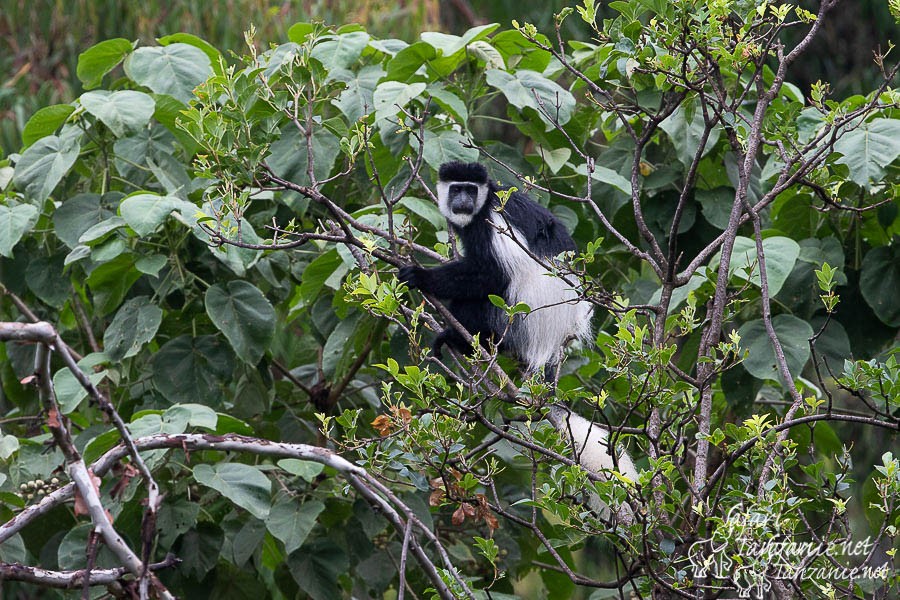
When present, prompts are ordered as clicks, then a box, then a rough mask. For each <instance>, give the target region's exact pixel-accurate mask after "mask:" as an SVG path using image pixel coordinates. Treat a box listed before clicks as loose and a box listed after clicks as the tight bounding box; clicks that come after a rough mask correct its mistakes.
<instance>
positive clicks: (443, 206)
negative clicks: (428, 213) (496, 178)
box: [437, 181, 488, 229]
mask: <svg viewBox="0 0 900 600" xmlns="http://www.w3.org/2000/svg"><path fill="white" fill-rule="evenodd" d="M454 183H468V184H471V183H472V182H470V181H438V184H437V197H438V209H439V210H440V211H441V214H442V215H444V217H446V218H447V220H448V221H450V222H451V223H453V224H454V225H456V226H457V227H459V228H460V229H462V228H463V227H465V226H467V225H468V224H469V223H471V222H472V219H473V218H474V216H475V215H477V214H478V213H479V212H481V209H482V208H484V203H485V202H487V197H488V186H487V184H484V183H480V184H474V185H477V186H478V196H477V197H476V198H475V210H474V211H473V212H472V214H470V215H469V214H460V213H454V212H453V211H452V210H450V205H449V203H450V186H451V185H453V184H454Z"/></svg>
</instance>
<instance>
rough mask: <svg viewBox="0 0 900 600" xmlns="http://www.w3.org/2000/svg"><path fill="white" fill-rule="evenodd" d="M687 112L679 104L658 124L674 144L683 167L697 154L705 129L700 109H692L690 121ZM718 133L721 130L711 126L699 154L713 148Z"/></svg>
mask: <svg viewBox="0 0 900 600" xmlns="http://www.w3.org/2000/svg"><path fill="white" fill-rule="evenodd" d="M687 112H688V111H687V110H685V108H684V106H679V107H678V108H676V109H675V111H674V112H673V113H672V114H671V115H669V116H668V117H666V119H665V120H664V121H663V122H662V123H660V124H659V127H660V129H662V130H663V131H665V132H666V133H667V134H668V136H669V139H670V140H672V145H673V146H675V156H677V157H678V160H679V162H681V164H683V165H684V166H685V167H687V166H690V164H691V163H692V162H693V161H694V155H695V154H697V149H698V148H700V138H701V137H702V136H703V131H704V129H706V123H705V122H704V120H703V111H702V110H700V109H699V108H697V109H696V110H694V111H692V112H693V116H692V118H691V122H690V123H688V122H687V118H686V117H687V114H686V113H687ZM720 133H721V131H720V129H719V128H718V127H713V129H712V130H711V131H710V132H709V137H708V138H707V140H706V145H705V146H704V147H703V152H702V153H701V156H706V154H708V153H709V151H710V150H712V149H713V146H715V145H716V142H717V141H719V134H720Z"/></svg>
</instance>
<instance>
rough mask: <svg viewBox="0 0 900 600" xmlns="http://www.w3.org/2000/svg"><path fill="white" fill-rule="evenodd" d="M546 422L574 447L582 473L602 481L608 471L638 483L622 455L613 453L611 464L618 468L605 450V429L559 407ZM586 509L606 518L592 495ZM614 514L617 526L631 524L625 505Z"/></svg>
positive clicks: (554, 407) (604, 507)
mask: <svg viewBox="0 0 900 600" xmlns="http://www.w3.org/2000/svg"><path fill="white" fill-rule="evenodd" d="M549 419H550V422H551V423H552V424H553V426H554V427H556V429H557V431H559V432H560V433H561V434H562V435H563V437H564V438H566V439H567V440H568V441H569V442H570V443H572V444H573V445H574V448H575V451H576V456H577V459H578V463H579V464H580V465H581V466H582V467H584V468H585V470H587V471H590V472H592V473H594V474H596V475H600V476H601V477H604V478H606V479H609V478H610V474H609V471H612V470H617V471H618V472H619V473H621V474H622V475H624V476H626V477H628V478H629V479H631V480H632V481H635V482H636V481H637V480H638V472H637V469H636V468H635V467H634V462H632V460H631V457H630V456H628V454H627V453H626V452H624V451H622V452H619V453H617V454H616V461H615V462H617V463H618V467H617V466H616V465H615V464H614V461H613V454H612V452H611V451H610V447H609V446H610V442H609V435H608V433H607V432H606V430H605V429H603V428H601V427H600V426H599V425H596V424H595V423H592V422H590V421H588V420H587V419H585V418H584V417H582V416H580V415H577V414H575V413H573V412H572V411H570V410H569V409H568V408H566V407H565V406H562V405H561V404H554V405H552V406H551V407H550V415H549ZM588 506H590V507H591V509H592V510H594V511H595V512H596V513H598V514H599V515H600V516H601V517H606V516H608V515H609V514H610V507H609V506H607V505H606V504H605V503H603V502H602V501H601V500H600V498H599V497H597V495H596V494H594V493H591V494H590V495H589V496H588ZM614 512H615V515H616V517H617V518H618V520H619V521H620V522H623V523H626V524H628V523H631V522H632V520H633V514H632V511H631V507H630V506H629V505H627V504H622V505H621V506H617V507H614Z"/></svg>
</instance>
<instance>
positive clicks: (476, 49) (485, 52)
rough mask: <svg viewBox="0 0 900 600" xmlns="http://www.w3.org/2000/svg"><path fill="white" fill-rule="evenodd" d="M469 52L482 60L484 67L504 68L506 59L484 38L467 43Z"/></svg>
mask: <svg viewBox="0 0 900 600" xmlns="http://www.w3.org/2000/svg"><path fill="white" fill-rule="evenodd" d="M469 52H471V53H472V54H473V55H475V57H476V58H478V60H481V61H483V62H484V68H485V69H505V68H506V61H504V60H503V55H502V54H500V51H499V50H497V49H496V48H494V47H493V46H492V45H491V44H489V43H488V42H486V41H484V40H478V41H476V42H472V43H471V44H469Z"/></svg>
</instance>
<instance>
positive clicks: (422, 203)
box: [399, 196, 445, 230]
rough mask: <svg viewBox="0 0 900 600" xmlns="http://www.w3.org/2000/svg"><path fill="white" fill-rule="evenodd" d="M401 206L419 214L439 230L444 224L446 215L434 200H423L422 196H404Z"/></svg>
mask: <svg viewBox="0 0 900 600" xmlns="http://www.w3.org/2000/svg"><path fill="white" fill-rule="evenodd" d="M399 204H400V206H403V207H405V208H406V209H407V210H409V212H411V213H414V214H416V215H419V216H420V217H422V218H423V219H425V220H426V221H428V222H429V223H431V225H432V226H433V227H434V228H435V229H436V230H437V229H441V228H442V227H443V226H444V221H445V219H444V215H442V214H441V211H439V210H438V209H437V207H436V206H435V205H434V203H433V202H429V201H428V200H422V199H421V198H413V197H412V196H404V197H403V198H401V199H400V202H399Z"/></svg>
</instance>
